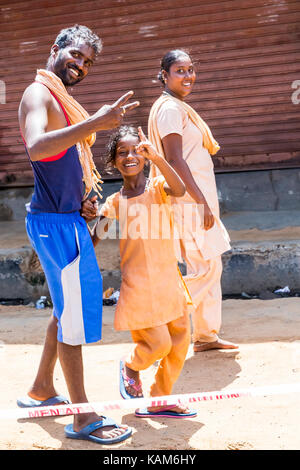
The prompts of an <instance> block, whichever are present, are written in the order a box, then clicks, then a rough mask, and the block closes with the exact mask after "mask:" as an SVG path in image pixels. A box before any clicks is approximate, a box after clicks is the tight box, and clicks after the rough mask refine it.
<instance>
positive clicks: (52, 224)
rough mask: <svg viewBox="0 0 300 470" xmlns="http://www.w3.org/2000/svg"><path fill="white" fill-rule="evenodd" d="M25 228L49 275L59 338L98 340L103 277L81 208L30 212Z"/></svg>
mask: <svg viewBox="0 0 300 470" xmlns="http://www.w3.org/2000/svg"><path fill="white" fill-rule="evenodd" d="M26 229H27V233H28V236H29V239H30V241H31V244H32V246H33V248H34V249H35V251H36V253H37V255H38V257H39V259H40V262H41V265H42V268H43V270H44V273H45V276H46V280H47V283H48V288H49V292H50V295H51V299H52V302H53V314H54V316H55V317H56V318H57V320H58V332H57V339H58V341H59V342H62V343H66V344H70V345H73V346H75V345H79V344H86V343H93V342H96V341H99V340H100V339H101V330H102V277H101V274H100V270H99V267H98V263H97V259H96V255H95V251H94V247H93V243H92V240H91V237H90V234H89V231H88V228H87V225H86V222H85V221H84V219H83V218H82V217H81V216H80V215H79V213H78V212H72V213H69V214H56V213H39V214H31V213H29V214H28V215H27V217H26Z"/></svg>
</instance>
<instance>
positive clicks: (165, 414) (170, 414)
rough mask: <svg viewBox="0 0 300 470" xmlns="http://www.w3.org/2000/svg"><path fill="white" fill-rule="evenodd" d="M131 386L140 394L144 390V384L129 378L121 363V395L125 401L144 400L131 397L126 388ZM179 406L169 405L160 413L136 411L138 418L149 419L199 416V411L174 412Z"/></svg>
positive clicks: (141, 409) (145, 410)
mask: <svg viewBox="0 0 300 470" xmlns="http://www.w3.org/2000/svg"><path fill="white" fill-rule="evenodd" d="M128 385H130V386H131V387H133V388H134V389H135V390H136V391H137V392H140V391H141V389H142V384H141V382H139V383H138V384H137V383H136V381H135V380H134V379H132V378H130V377H128V376H127V374H126V372H125V363H124V361H122V360H121V361H120V394H121V397H122V398H124V400H130V399H132V398H143V395H141V396H134V395H131V394H130V393H129V392H128V391H127V390H126V388H127V387H128ZM176 406H177V405H169V406H164V407H162V409H161V410H159V411H148V409H147V408H140V409H138V410H136V411H135V416H137V417H138V418H149V417H155V416H156V417H158V418H194V417H195V416H197V411H195V410H190V411H189V412H188V413H179V412H178V411H172V409H173V408H176Z"/></svg>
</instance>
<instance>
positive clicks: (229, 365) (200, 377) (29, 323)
mask: <svg viewBox="0 0 300 470" xmlns="http://www.w3.org/2000/svg"><path fill="white" fill-rule="evenodd" d="M113 313H114V307H105V308H104V318H103V324H104V326H103V340H102V341H101V342H99V343H97V344H93V345H89V346H85V347H84V363H85V380H86V389H87V393H88V397H89V400H90V401H101V400H118V399H119V392H118V361H119V358H120V357H121V356H123V355H124V353H126V352H127V351H128V350H129V349H130V348H131V342H130V336H129V334H128V333H127V332H125V333H120V332H115V331H114V330H113V326H112V321H113ZM50 314H51V310H50V309H45V310H36V309H33V308H30V307H26V306H19V307H15V306H9V307H8V306H0V341H1V342H0V377H1V384H0V397H1V403H0V407H1V408H2V409H7V408H14V407H15V402H16V398H17V397H19V396H22V395H24V394H25V393H26V391H27V388H28V386H29V385H30V383H31V381H32V380H33V378H34V375H35V372H36V368H37V366H38V362H39V358H40V354H41V351H42V345H43V338H44V333H45V329H46V326H47V322H48V318H49V315H50ZM221 334H222V336H223V337H224V338H226V339H228V340H232V341H235V342H237V343H239V345H240V348H239V350H238V351H235V352H232V351H230V352H229V351H227V352H225V351H209V352H205V353H198V354H196V355H194V353H193V351H192V347H191V348H190V350H189V353H188V356H187V360H186V363H185V366H184V370H183V372H182V374H181V376H180V378H179V380H178V382H177V383H176V386H175V388H174V393H190V392H205V391H215V390H226V391H229V390H233V389H235V390H236V389H240V388H245V387H246V388H248V387H253V388H255V387H260V386H265V385H267V386H270V385H279V384H296V383H299V381H300V299H299V298H285V299H279V300H256V299H255V300H225V301H224V302H223V326H222V330H221ZM154 372H155V369H154V366H153V367H152V368H150V369H148V370H147V371H145V372H143V374H142V379H143V382H144V388H145V389H146V391H147V389H148V387H149V386H150V383H151V378H152V377H153V373H154ZM55 381H56V382H55V383H56V387H57V390H58V391H59V392H60V393H63V394H67V390H66V385H65V382H64V379H63V375H62V372H61V369H60V365H59V364H58V365H57V367H56V370H55ZM299 405H300V394H299V393H291V394H285V395H273V396H258V397H247V398H234V399H225V400H220V401H210V402H201V403H198V404H196V406H195V408H196V409H197V411H198V416H197V418H194V419H185V420H171V419H163V418H156V419H138V418H135V416H134V414H133V412H134V410H123V411H113V412H111V413H110V416H111V417H112V418H115V419H116V420H117V421H118V422H122V423H126V424H127V425H129V426H132V428H133V435H132V437H131V438H129V439H128V440H127V441H125V442H124V443H120V444H117V445H113V446H99V445H97V444H94V443H91V442H86V441H74V440H70V439H67V438H65V436H64V426H65V425H66V424H68V423H70V422H71V421H72V418H71V417H70V416H62V417H59V418H40V419H28V420H18V421H15V420H11V419H7V420H5V421H4V422H2V423H1V426H0V449H1V450H21V449H22V450H23V449H24V450H42V449H43V450H52V449H53V450H71V449H74V450H80V449H85V450H99V449H103V450H104V449H105V450H107V449H108V450H109V449H114V450H115V451H116V452H117V450H142V449H147V450H158V449H161V450H166V449H168V450H169V449H171V450H195V449H197V450H223V449H224V450H225V449H227V450H261V449H269V450H293V449H297V450H299V449H300V435H299V421H300V406H299Z"/></svg>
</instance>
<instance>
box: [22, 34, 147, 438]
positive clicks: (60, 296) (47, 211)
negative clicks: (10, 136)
mask: <svg viewBox="0 0 300 470" xmlns="http://www.w3.org/2000/svg"><path fill="white" fill-rule="evenodd" d="M101 49H102V44H101V40H100V39H99V38H98V36H97V35H96V34H94V33H93V32H92V31H91V30H90V29H88V28H87V27H85V26H80V25H75V26H73V27H71V28H67V29H64V30H62V31H61V32H60V33H59V35H58V36H57V38H56V40H55V44H54V45H53V46H52V48H51V54H50V57H49V59H48V63H47V66H46V69H45V70H38V71H37V76H36V79H35V82H34V83H32V84H31V85H29V86H28V88H26V90H25V92H24V94H23V97H22V100H21V103H20V107H19V123H20V129H21V132H22V136H23V140H24V143H25V146H26V150H27V153H28V155H29V158H30V162H31V165H32V168H33V172H34V180H35V188H34V193H33V196H32V200H31V203H30V208H29V213H28V215H27V218H26V227H27V233H28V236H29V238H30V240H31V243H32V245H33V247H34V248H35V250H36V252H37V254H38V256H39V258H40V261H41V264H42V267H43V269H44V272H45V275H46V279H47V283H48V287H49V290H50V294H51V298H52V301H53V307H54V308H53V316H52V317H51V319H50V322H49V325H48V329H47V334H46V339H45V344H44V350H43V354H42V358H41V361H40V366H39V369H38V373H37V376H36V378H35V381H34V383H33V385H32V386H31V388H30V390H29V392H28V395H27V397H25V398H23V399H20V400H18V405H19V406H21V407H28V406H46V405H50V404H58V403H64V402H66V399H65V398H64V397H62V396H60V395H58V394H57V392H56V390H55V388H54V385H53V371H54V366H55V363H56V359H57V356H58V358H59V360H60V363H61V366H62V369H63V373H64V376H65V379H66V383H67V387H68V391H69V395H70V399H71V401H72V402H73V403H83V402H87V401H88V400H87V397H86V393H85V388H84V380H83V363H82V344H85V343H90V342H95V341H98V340H100V339H101V320H102V278H101V275H100V271H99V268H98V265H97V261H96V257H95V252H94V249H93V246H92V241H91V239H90V235H89V232H88V229H87V225H86V223H85V221H84V220H83V219H82V217H81V216H80V215H79V210H80V207H81V203H82V200H83V199H84V198H86V197H87V195H88V194H89V193H90V191H91V189H92V188H94V189H95V190H96V191H97V188H98V184H99V182H100V178H99V176H100V175H98V173H97V170H96V168H95V166H94V163H93V158H92V153H91V150H90V146H91V145H92V144H93V142H94V140H95V133H96V132H98V131H102V130H106V129H112V128H115V127H118V126H119V125H120V124H121V122H122V117H123V115H124V114H125V112H126V111H128V110H130V109H133V108H134V107H136V106H138V104H139V103H138V102H133V103H127V101H128V99H129V98H130V97H131V96H132V94H133V92H128V93H126V95H124V96H123V97H121V98H120V99H119V100H118V101H116V102H115V103H114V104H113V105H111V106H109V105H105V106H103V107H101V108H100V109H99V110H98V111H97V112H96V113H95V114H93V115H92V116H89V115H88V114H87V113H86V111H85V110H84V109H83V108H82V107H81V106H80V104H79V103H78V102H77V101H75V100H74V98H72V96H71V95H69V93H67V91H66V88H67V87H70V86H73V85H75V84H77V83H78V82H80V81H81V80H83V78H85V77H86V75H87V74H88V71H89V68H90V67H91V66H92V64H93V63H94V61H95V59H96V57H97V55H98V54H99V53H100V51H101ZM83 183H84V184H83ZM65 432H66V435H67V437H70V438H76V439H88V440H93V441H95V442H99V443H104V444H110V443H113V442H119V441H121V440H124V439H126V438H127V437H129V435H130V434H131V430H130V429H129V428H128V427H127V426H118V425H117V424H116V423H114V422H112V420H108V419H103V417H99V416H98V415H97V414H96V413H88V414H79V415H75V416H74V421H73V424H71V425H68V426H66V428H65Z"/></svg>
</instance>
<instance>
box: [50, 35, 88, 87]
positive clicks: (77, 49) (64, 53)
mask: <svg viewBox="0 0 300 470" xmlns="http://www.w3.org/2000/svg"><path fill="white" fill-rule="evenodd" d="M52 54H53V63H52V64H53V66H52V71H53V72H54V73H55V74H56V75H57V76H58V77H59V78H60V79H61V80H62V82H63V84H64V85H65V86H66V87H69V86H73V85H76V83H79V82H80V81H81V80H83V79H84V77H85V76H86V75H87V74H88V71H89V68H90V67H91V65H93V63H94V60H95V51H94V49H93V48H92V47H91V46H89V45H88V44H86V43H85V42H84V41H82V40H75V41H74V42H73V43H72V44H70V45H69V46H67V47H65V48H64V49H59V47H58V46H57V45H56V44H55V45H54V46H52Z"/></svg>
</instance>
